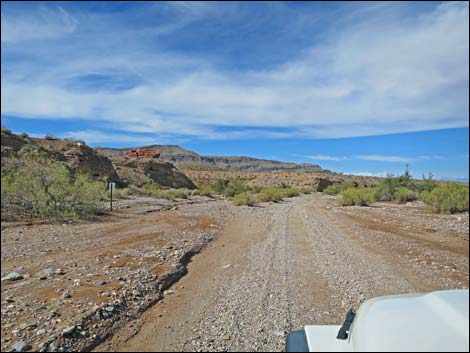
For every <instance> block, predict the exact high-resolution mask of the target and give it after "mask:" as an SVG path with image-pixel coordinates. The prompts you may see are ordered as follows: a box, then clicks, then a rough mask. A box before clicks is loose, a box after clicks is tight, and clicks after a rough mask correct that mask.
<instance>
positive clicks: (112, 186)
mask: <svg viewBox="0 0 470 353" xmlns="http://www.w3.org/2000/svg"><path fill="white" fill-rule="evenodd" d="M115 187H116V183H109V193H110V198H109V210H110V212H113V191H114V189H115Z"/></svg>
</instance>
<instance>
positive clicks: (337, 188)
mask: <svg viewBox="0 0 470 353" xmlns="http://www.w3.org/2000/svg"><path fill="white" fill-rule="evenodd" d="M351 188H354V184H353V183H352V182H350V181H345V182H342V183H340V184H338V183H335V184H333V185H330V186H328V187H327V188H325V189H324V190H323V193H325V194H327V195H337V194H339V193H340V192H341V191H344V190H346V189H351Z"/></svg>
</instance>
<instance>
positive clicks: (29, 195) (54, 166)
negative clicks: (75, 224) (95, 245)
mask: <svg viewBox="0 0 470 353" xmlns="http://www.w3.org/2000/svg"><path fill="white" fill-rule="evenodd" d="M1 183H2V184H1V188H2V191H1V193H2V215H3V212H4V211H5V212H6V213H16V214H18V215H23V216H25V215H28V216H31V217H37V218H51V217H64V216H75V215H82V216H87V215H90V214H94V213H96V212H97V210H98V209H99V205H100V202H101V201H102V200H104V199H105V190H106V188H105V184H104V183H103V182H99V181H93V180H91V179H90V178H89V177H88V176H86V175H82V174H78V175H76V176H75V177H74V176H73V175H72V174H71V173H70V171H69V169H68V168H67V166H66V165H65V164H63V163H61V162H57V161H53V160H48V159H46V158H44V157H41V156H40V155H36V156H33V155H25V156H23V157H22V158H20V159H19V160H18V161H17V164H16V168H14V169H8V170H7V169H4V170H2V180H1Z"/></svg>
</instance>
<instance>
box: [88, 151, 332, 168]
mask: <svg viewBox="0 0 470 353" xmlns="http://www.w3.org/2000/svg"><path fill="white" fill-rule="evenodd" d="M140 148H142V149H158V150H159V151H160V152H161V155H160V158H161V159H163V160H165V161H168V162H171V163H174V164H176V165H177V166H178V165H181V167H182V168H183V166H184V167H185V168H184V169H186V168H187V167H191V165H192V166H193V167H194V166H199V167H201V169H203V168H206V169H207V168H209V169H214V168H215V169H217V170H225V171H231V172H270V171H274V170H286V171H295V172H321V171H325V170H324V169H322V168H321V167H320V166H318V165H316V164H308V163H302V164H297V163H287V162H280V161H274V160H268V159H259V158H252V157H244V156H228V157H224V156H203V155H199V154H197V153H195V152H193V151H189V150H186V149H184V148H181V147H179V146H174V145H168V146H165V145H151V146H145V147H140ZM96 150H97V151H99V152H100V153H103V154H105V155H107V156H109V157H111V158H112V157H118V156H123V155H125V154H126V153H127V152H128V151H131V150H132V149H131V148H122V149H118V148H103V147H97V148H96Z"/></svg>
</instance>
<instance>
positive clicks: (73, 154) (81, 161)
mask: <svg viewBox="0 0 470 353" xmlns="http://www.w3.org/2000/svg"><path fill="white" fill-rule="evenodd" d="M29 150H37V151H40V152H41V153H42V154H44V155H46V156H47V157H48V158H51V159H53V160H57V161H61V162H64V163H66V164H67V166H68V167H69V169H70V170H71V171H72V172H74V173H82V174H88V175H90V176H92V177H93V178H94V179H96V180H103V181H106V182H109V181H111V182H116V183H117V184H118V185H120V186H128V185H135V186H142V185H143V184H144V183H145V182H148V181H154V182H155V183H157V184H158V185H160V186H163V187H172V188H182V187H184V188H189V189H193V188H195V186H194V184H193V183H192V182H191V180H190V179H188V178H187V177H186V175H185V174H184V173H183V172H181V171H180V170H178V169H177V168H176V167H175V166H174V165H173V164H172V163H170V162H164V161H161V160H156V159H153V158H132V157H125V156H121V153H106V154H105V153H102V152H101V151H100V150H99V149H98V150H96V149H94V148H91V147H89V146H87V145H86V144H85V142H83V141H77V140H72V139H57V138H53V137H47V138H35V137H29V136H28V135H27V134H19V135H16V134H13V133H11V132H10V131H9V130H7V129H4V128H2V132H1V153H2V168H3V167H4V165H5V164H4V163H3V162H4V160H6V159H9V158H21V155H22V154H23V153H28V151H29Z"/></svg>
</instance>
